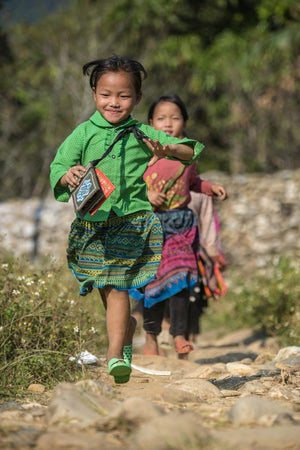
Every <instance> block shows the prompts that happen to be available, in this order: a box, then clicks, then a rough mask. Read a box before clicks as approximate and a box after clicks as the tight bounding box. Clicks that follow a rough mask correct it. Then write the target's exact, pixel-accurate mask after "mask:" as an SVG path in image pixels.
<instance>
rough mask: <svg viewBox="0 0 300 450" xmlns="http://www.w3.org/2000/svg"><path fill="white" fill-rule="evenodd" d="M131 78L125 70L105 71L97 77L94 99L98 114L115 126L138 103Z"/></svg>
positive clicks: (139, 95)
mask: <svg viewBox="0 0 300 450" xmlns="http://www.w3.org/2000/svg"><path fill="white" fill-rule="evenodd" d="M141 98H142V94H141V93H140V94H137V92H136V90H135V87H134V84H133V79H132V76H131V75H130V73H127V72H107V73H105V74H103V75H101V77H100V78H99V80H98V82H97V86H96V89H94V99H95V102H96V108H97V110H98V111H99V112H100V114H101V115H102V116H103V117H104V118H105V119H106V120H107V121H108V122H110V123H111V124H112V125H114V126H115V127H117V126H119V125H121V124H122V123H123V122H125V121H126V120H127V119H128V117H129V116H130V114H131V112H132V111H133V109H134V107H135V106H136V105H137V104H138V103H139V101H140V100H141Z"/></svg>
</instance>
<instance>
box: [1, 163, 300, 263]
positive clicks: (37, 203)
mask: <svg viewBox="0 0 300 450" xmlns="http://www.w3.org/2000/svg"><path fill="white" fill-rule="evenodd" d="M202 178H204V179H206V180H209V181H213V182H215V183H220V184H223V185H224V186H225V187H226V188H227V191H228V194H229V198H228V200H226V201H225V202H219V201H218V200H216V201H215V206H216V209H217V211H218V214H219V219H220V224H221V240H222V245H223V250H224V253H225V257H226V259H227V260H228V263H229V264H230V265H231V266H232V267H236V268H240V269H244V270H245V271H249V270H255V269H256V268H264V267H267V266H268V264H269V262H270V261H272V260H273V258H274V256H276V255H278V256H279V255H289V256H291V257H292V258H293V259H297V260H298V261H299V256H300V225H299V224H300V202H299V192H300V170H299V169H298V170H295V171H282V172H277V173H276V174H274V175H262V174H251V175H249V174H245V175H239V176H235V177H229V176H228V175H224V174H223V173H220V172H209V173H205V174H202ZM73 217H74V213H73V208H72V204H71V202H70V203H68V204H66V203H59V202H56V201H55V200H54V199H53V197H52V194H51V193H49V196H48V197H47V198H45V199H44V200H42V201H41V200H40V199H37V198H32V199H30V200H27V201H24V200H20V201H19V200H15V201H9V202H4V203H0V235H1V241H0V245H2V247H4V248H6V249H8V250H9V251H10V252H12V253H13V254H15V255H21V254H25V255H29V256H30V257H35V258H36V257H39V256H40V255H53V256H55V257H64V255H65V248H66V243H67V236H68V231H69V226H70V223H71V221H72V219H73Z"/></svg>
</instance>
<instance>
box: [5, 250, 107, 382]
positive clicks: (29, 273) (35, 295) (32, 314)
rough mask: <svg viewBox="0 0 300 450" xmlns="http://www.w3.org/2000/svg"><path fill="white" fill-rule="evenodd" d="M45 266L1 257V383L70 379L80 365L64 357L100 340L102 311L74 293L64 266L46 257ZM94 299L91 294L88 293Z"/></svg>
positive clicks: (95, 348) (93, 348)
mask: <svg viewBox="0 0 300 450" xmlns="http://www.w3.org/2000/svg"><path fill="white" fill-rule="evenodd" d="M43 266H44V267H46V269H37V268H36V267H32V266H31V265H30V264H29V263H28V262H26V261H24V260H15V259H12V258H9V257H4V256H2V257H1V260H0V267H1V271H0V284H1V286H2V289H1V292H0V324H1V327H0V377H1V386H2V388H7V389H10V388H14V389H15V388H17V387H23V388H25V389H26V388H27V387H28V385H29V384H31V383H42V384H44V385H46V386H48V387H50V388H51V387H53V386H54V385H55V384H56V383H57V382H59V381H75V380H77V379H78V378H80V377H82V375H83V372H82V369H80V368H79V365H78V364H77V363H76V362H71V361H70V360H69V358H70V356H75V355H76V354H78V353H80V352H81V351H84V350H87V349H88V350H89V351H90V352H93V351H96V352H99V351H101V349H103V347H104V345H105V344H106V342H105V337H103V336H105V333H103V332H102V330H103V329H104V323H103V321H104V315H103V316H102V318H101V317H99V315H98V314H97V312H98V309H99V303H100V301H99V299H98V305H96V304H93V303H92V301H91V299H88V298H79V295H78V291H77V290H76V287H77V286H76V282H75V281H74V279H73V278H72V277H70V275H69V273H68V272H67V269H64V268H62V267H60V266H59V265H57V263H56V264H54V262H52V263H51V262H49V261H46V262H44V264H43ZM92 298H93V297H92Z"/></svg>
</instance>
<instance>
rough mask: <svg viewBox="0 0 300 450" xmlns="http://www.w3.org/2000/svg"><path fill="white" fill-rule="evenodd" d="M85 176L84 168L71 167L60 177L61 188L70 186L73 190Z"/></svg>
mask: <svg viewBox="0 0 300 450" xmlns="http://www.w3.org/2000/svg"><path fill="white" fill-rule="evenodd" d="M84 174H85V167H83V166H73V167H70V169H69V170H68V172H67V173H65V175H63V176H62V177H61V179H60V180H59V182H60V185H61V186H63V187H66V186H70V187H72V188H75V187H76V186H78V185H79V182H80V179H81V178H82V177H83V176H84Z"/></svg>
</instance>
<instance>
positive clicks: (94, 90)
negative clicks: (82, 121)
mask: <svg viewBox="0 0 300 450" xmlns="http://www.w3.org/2000/svg"><path fill="white" fill-rule="evenodd" d="M92 91H93V96H94V100H95V101H96V88H95V87H93V88H92Z"/></svg>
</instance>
